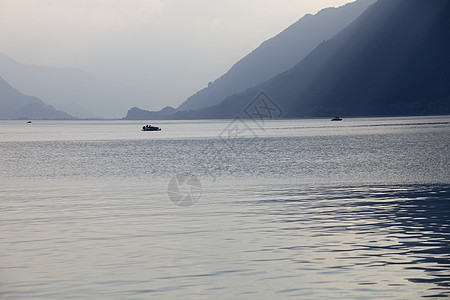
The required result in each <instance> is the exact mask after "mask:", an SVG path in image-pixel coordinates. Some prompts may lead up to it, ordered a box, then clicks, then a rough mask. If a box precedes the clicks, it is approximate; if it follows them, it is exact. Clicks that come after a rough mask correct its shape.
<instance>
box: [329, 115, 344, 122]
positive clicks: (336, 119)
mask: <svg viewBox="0 0 450 300" xmlns="http://www.w3.org/2000/svg"><path fill="white" fill-rule="evenodd" d="M331 121H342V119H341V118H339V117H338V116H335V117H334V118H333V119H331Z"/></svg>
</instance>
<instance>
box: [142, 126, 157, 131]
mask: <svg viewBox="0 0 450 300" xmlns="http://www.w3.org/2000/svg"><path fill="white" fill-rule="evenodd" d="M142 131H161V128H159V127H157V126H152V125H146V126H143V127H142Z"/></svg>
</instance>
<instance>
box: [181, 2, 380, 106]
mask: <svg viewBox="0 0 450 300" xmlns="http://www.w3.org/2000/svg"><path fill="white" fill-rule="evenodd" d="M374 2H375V0H358V1H356V2H353V3H349V4H347V5H344V6H342V7H339V8H326V9H323V10H321V11H320V12H318V13H317V14H315V15H310V14H308V15H305V16H304V17H303V18H301V19H300V20H298V21H297V22H295V23H294V24H292V25H291V26H290V27H288V28H287V29H286V30H284V31H283V32H281V33H280V34H278V35H277V36H275V37H273V38H271V39H269V40H267V41H265V42H263V43H262V44H261V45H260V46H259V47H258V48H257V49H255V50H254V51H253V52H251V53H250V54H248V55H247V56H245V57H244V58H242V59H241V60H240V61H238V62H237V63H236V64H235V65H233V67H232V68H231V69H230V70H229V71H228V72H227V73H226V74H225V75H223V76H222V77H220V78H219V79H217V80H215V81H214V82H212V83H210V84H209V85H208V87H207V88H205V89H203V90H201V91H199V92H197V93H196V94H195V95H193V96H191V97H189V98H188V99H187V100H186V101H185V102H184V103H182V104H181V105H180V106H179V107H178V110H180V111H181V110H191V109H199V108H202V107H207V106H212V105H215V104H218V103H220V102H221V101H222V100H224V99H225V98H226V97H228V96H231V95H233V94H237V93H241V92H243V91H245V90H246V89H248V88H251V87H254V86H255V85H257V84H259V83H261V82H264V81H266V80H269V79H271V78H272V77H274V76H275V75H277V74H279V73H281V72H284V71H287V70H289V69H290V68H292V67H293V66H295V65H296V64H297V63H298V62H300V61H301V60H302V59H303V58H304V57H305V56H306V55H308V54H309V53H310V52H311V51H312V50H313V49H314V48H316V47H317V46H318V45H319V44H320V43H321V42H322V41H324V40H328V39H330V38H331V37H332V36H334V35H335V34H336V33H338V32H339V31H340V30H342V29H343V28H344V27H346V26H347V25H349V24H350V23H351V22H352V21H354V20H355V19H356V18H357V17H358V16H359V15H361V13H362V12H363V11H364V10H365V9H366V8H367V7H368V6H369V5H370V4H372V3H374Z"/></svg>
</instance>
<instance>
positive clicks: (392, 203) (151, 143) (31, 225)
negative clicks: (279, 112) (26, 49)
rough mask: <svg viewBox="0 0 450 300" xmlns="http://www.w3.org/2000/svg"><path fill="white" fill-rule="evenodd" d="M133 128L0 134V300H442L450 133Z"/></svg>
mask: <svg viewBox="0 0 450 300" xmlns="http://www.w3.org/2000/svg"><path fill="white" fill-rule="evenodd" d="M142 125H144V124H143V123H142V122H131V121H33V123H31V124H26V122H25V121H1V122H0V151H1V157H0V246H1V248H0V249H1V250H0V298H2V299H30V298H33V299H36V298H41V299H49V298H54V299H62V298H96V299H102V298H105V299H147V298H157V299H160V298H163V299H213V298H217V299H230V298H234V299H283V298H292V299H298V298H302V299H330V298H332V299H337V298H342V299H355V298H359V299H360V298H367V299H370V298H372V299H381V298H390V299H392V298H396V299H415V298H421V297H439V296H441V297H449V296H450V174H449V169H450V148H449V142H450V117H448V116H447V117H445V116H444V117H411V118H372V119H368V118H361V119H357V118H355V119H344V120H343V121H342V122H330V121H329V120H328V119H327V120H324V119H314V120H272V121H267V120H266V121H265V122H264V123H258V124H257V123H255V122H253V121H252V120H240V119H236V120H219V121H217V120H214V121H160V122H158V124H154V125H158V126H161V127H162V131H160V132H141V131H140V128H141V127H142ZM177 175H178V176H177ZM174 176H175V177H174ZM176 179H178V182H177V181H176ZM184 179H188V181H187V182H186V184H183V181H184ZM191 179H195V181H190V180H191ZM169 182H171V185H169ZM177 183H178V184H180V186H179V188H178V189H177V185H176V184H177ZM174 184H175V187H174ZM200 185H201V186H200ZM178 196H180V198H177V197H178ZM185 196H186V197H185ZM181 198H182V199H183V200H182V201H181V202H177V201H178V200H180V199H181ZM186 199H187V200H189V201H188V202H185V200H186ZM174 203H176V204H181V206H180V205H175V204H174ZM190 204H193V205H190ZM184 205H190V206H184Z"/></svg>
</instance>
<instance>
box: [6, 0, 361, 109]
mask: <svg viewBox="0 0 450 300" xmlns="http://www.w3.org/2000/svg"><path fill="white" fill-rule="evenodd" d="M349 2H353V1H351V0H323V1H311V0H308V1H299V0H289V1H286V2H285V3H284V4H280V3H279V2H276V1H263V2H261V1H258V2H256V1H245V2H243V3H242V2H237V1H228V2H211V1H209V2H202V1H189V2H186V1H183V2H182V1H175V0H154V1H140V0H134V1H127V2H125V1H115V2H113V3H108V2H106V1H102V0H97V1H66V2H65V3H64V4H61V3H58V2H57V1H54V0H49V1H45V2H42V1H41V2H39V3H38V2H37V1H32V0H20V1H12V0H3V1H1V2H0V38H1V39H2V41H3V43H2V46H1V47H0V53H3V54H6V55H8V56H10V57H11V58H13V59H14V60H17V61H19V62H21V63H24V64H31V65H45V66H54V67H71V68H76V69H80V70H83V71H86V72H89V73H91V74H93V75H96V76H99V77H102V78H105V79H109V80H114V81H117V82H121V83H123V84H125V85H128V86H136V87H144V88H146V89H148V90H151V93H150V94H149V97H148V98H149V103H148V105H147V107H143V108H145V109H160V108H162V107H164V106H166V105H170V106H178V105H180V104H181V103H182V102H183V101H185V100H186V98H187V97H189V96H191V95H192V94H193V93H195V92H197V91H198V90H200V89H202V88H203V87H205V86H206V85H207V84H208V82H209V81H212V80H214V79H216V78H218V77H219V76H221V75H222V74H224V73H225V72H226V71H227V70H228V69H229V68H230V67H231V66H232V65H233V64H234V63H235V62H236V61H237V60H239V59H240V58H242V57H243V56H245V55H246V54H248V53H249V52H251V51H252V50H253V49H255V48H257V47H258V46H259V45H260V44H261V43H262V42H263V41H265V40H267V39H269V38H271V37H273V36H275V35H276V34H278V33H279V32H281V31H282V30H284V29H285V28H287V27H288V26H289V25H291V24H292V23H294V22H295V21H297V20H298V19H300V18H301V17H303V16H304V15H305V14H308V13H311V14H315V13H317V12H318V11H319V10H321V9H323V8H326V7H337V6H341V5H344V4H346V3H349ZM174 84H175V85H176V88H173V86H174ZM43 100H44V101H45V99H43ZM133 105H134V104H133V103H131V102H130V107H131V106H133Z"/></svg>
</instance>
